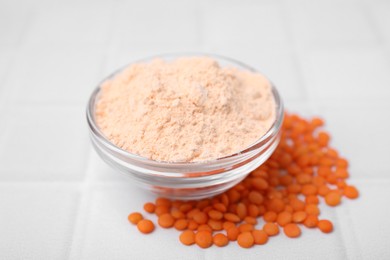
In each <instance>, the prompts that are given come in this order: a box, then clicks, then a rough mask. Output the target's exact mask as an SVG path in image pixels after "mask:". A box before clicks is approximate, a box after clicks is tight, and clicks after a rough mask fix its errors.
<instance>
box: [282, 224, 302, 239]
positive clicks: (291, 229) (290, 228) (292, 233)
mask: <svg viewBox="0 0 390 260" xmlns="http://www.w3.org/2000/svg"><path fill="white" fill-rule="evenodd" d="M283 231H284V234H286V236H288V237H291V238H296V237H299V236H300V235H301V229H300V228H299V226H298V225H297V224H295V223H289V224H287V225H285V226H284V227H283Z"/></svg>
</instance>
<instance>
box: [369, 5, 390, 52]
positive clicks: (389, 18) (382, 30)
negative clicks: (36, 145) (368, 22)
mask: <svg viewBox="0 0 390 260" xmlns="http://www.w3.org/2000/svg"><path fill="white" fill-rule="evenodd" d="M368 7H369V9H368V12H370V15H371V17H372V19H373V20H374V23H375V28H376V29H378V30H379V34H380V35H381V37H382V38H384V39H385V40H386V45H387V46H390V27H389V26H390V2H388V1H383V2H382V3H376V4H372V3H371V4H370V5H368Z"/></svg>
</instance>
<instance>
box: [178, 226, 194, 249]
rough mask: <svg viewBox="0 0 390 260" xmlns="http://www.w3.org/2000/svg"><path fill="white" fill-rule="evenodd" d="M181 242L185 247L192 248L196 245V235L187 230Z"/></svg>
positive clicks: (181, 236) (181, 235)
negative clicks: (191, 246)
mask: <svg viewBox="0 0 390 260" xmlns="http://www.w3.org/2000/svg"><path fill="white" fill-rule="evenodd" d="M179 240H180V242H181V243H182V244H183V245H186V246H190V245H193V244H195V233H194V231H192V230H186V231H184V232H183V233H181V234H180V237H179Z"/></svg>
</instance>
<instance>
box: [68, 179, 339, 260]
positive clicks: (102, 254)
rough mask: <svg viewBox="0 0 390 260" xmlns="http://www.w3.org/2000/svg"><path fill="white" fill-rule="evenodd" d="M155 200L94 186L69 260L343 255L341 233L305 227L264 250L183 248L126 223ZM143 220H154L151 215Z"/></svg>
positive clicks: (164, 235) (171, 238) (170, 233)
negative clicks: (298, 235)
mask: <svg viewBox="0 0 390 260" xmlns="http://www.w3.org/2000/svg"><path fill="white" fill-rule="evenodd" d="M153 199H154V197H153V196H151V195H149V194H148V193H145V192H144V191H142V190H139V189H137V188H131V187H128V186H126V185H100V186H98V187H96V188H94V189H93V190H92V191H91V194H90V201H89V208H88V209H87V213H86V215H85V216H84V217H83V219H84V221H85V224H84V225H83V226H84V228H85V232H86V233H85V235H84V237H83V238H82V239H81V238H80V241H79V242H78V243H77V246H76V248H74V252H77V254H76V253H74V254H72V258H71V259H80V258H82V259H105V258H115V259H129V258H131V259H138V258H142V259H182V257H183V255H186V259H210V260H211V259H216V258H218V259H259V258H263V259H268V258H272V259H285V257H286V255H288V256H289V257H290V258H300V259H310V258H311V257H312V255H316V256H318V257H319V259H342V258H343V257H345V250H344V247H343V243H342V241H341V232H334V233H333V234H331V235H324V234H322V233H321V232H320V231H318V230H308V229H303V234H302V237H301V238H300V239H297V240H293V239H288V238H286V237H285V236H284V235H283V234H281V235H280V236H278V237H275V238H271V239H270V241H269V242H268V243H267V244H266V245H264V246H261V247H254V248H252V249H248V250H242V248H239V246H238V245H237V244H236V243H231V244H229V246H227V247H225V248H224V249H223V250H221V249H220V248H216V247H212V248H209V249H207V250H204V249H199V248H198V247H196V246H192V247H186V246H183V245H182V244H180V242H179V241H178V236H179V232H177V231H176V230H166V229H162V228H159V227H157V229H156V230H155V231H154V233H153V234H151V235H142V234H140V233H139V232H138V231H137V229H136V227H135V226H133V225H131V224H129V223H128V221H127V215H128V214H129V213H131V212H134V211H140V212H142V205H143V204H144V203H145V202H147V201H151V200H153ZM327 210H328V211H333V209H332V210H329V208H328V209H327ZM327 210H325V211H327ZM324 215H326V216H327V217H329V218H332V219H334V217H335V215H334V213H332V212H330V213H329V212H327V214H324ZM145 216H146V217H147V218H150V219H151V220H152V221H155V220H156V218H155V216H154V215H152V216H151V215H149V214H145ZM319 245H321V246H319ZM77 247H79V248H77ZM151 247H152V250H150V248H151ZM303 252H304V253H303Z"/></svg>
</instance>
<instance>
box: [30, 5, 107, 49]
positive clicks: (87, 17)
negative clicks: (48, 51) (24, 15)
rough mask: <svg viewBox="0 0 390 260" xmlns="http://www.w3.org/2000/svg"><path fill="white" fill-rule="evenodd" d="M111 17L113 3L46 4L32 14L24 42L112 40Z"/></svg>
mask: <svg viewBox="0 0 390 260" xmlns="http://www.w3.org/2000/svg"><path fill="white" fill-rule="evenodd" d="M111 19H112V4H110V3H102V2H94V3H93V4H91V3H89V4H88V3H83V2H78V3H66V2H63V1H62V2H60V3H46V4H42V5H40V6H38V8H36V9H35V12H34V13H33V15H32V21H31V23H30V24H29V26H28V28H27V31H26V35H25V37H24V39H23V44H24V45H31V44H34V45H40V44H51V43H59V42H60V43H67V44H85V45H87V44H96V43H98V44H104V43H107V41H108V33H109V29H110V26H111Z"/></svg>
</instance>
